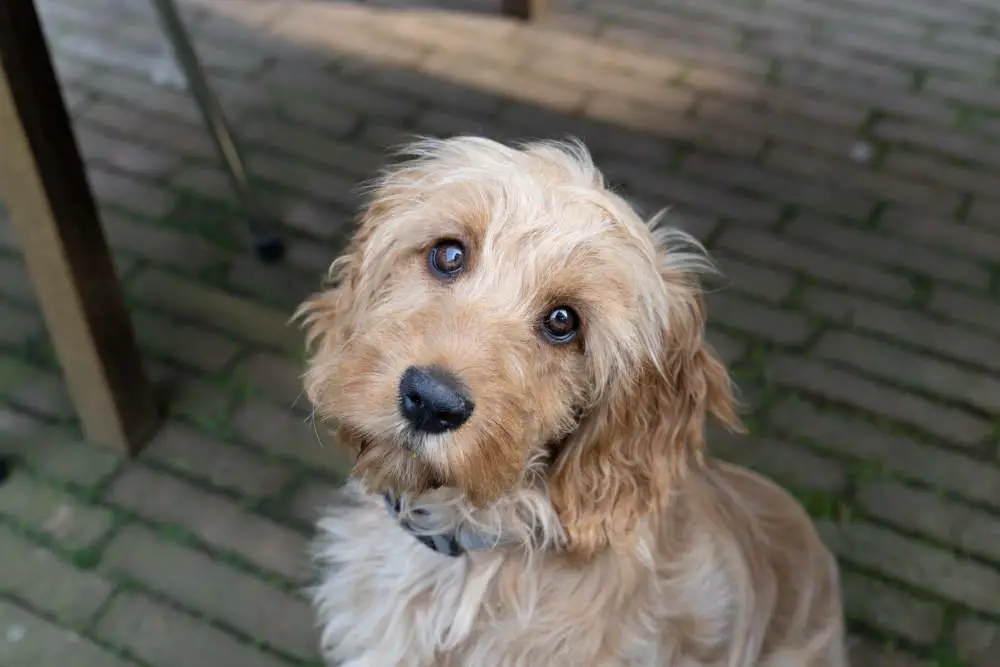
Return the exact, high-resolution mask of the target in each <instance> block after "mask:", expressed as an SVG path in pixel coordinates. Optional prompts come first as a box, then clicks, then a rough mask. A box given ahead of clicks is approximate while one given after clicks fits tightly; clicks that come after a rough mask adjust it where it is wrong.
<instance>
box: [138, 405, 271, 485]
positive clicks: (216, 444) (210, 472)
mask: <svg viewBox="0 0 1000 667" xmlns="http://www.w3.org/2000/svg"><path fill="white" fill-rule="evenodd" d="M142 456H143V457H144V458H145V459H147V460H150V461H156V462H157V463H159V464H161V465H164V466H167V467H169V468H171V469H173V470H176V471H178V472H181V473H183V474H185V475H189V476H191V477H195V478H197V479H201V480H202V481H204V482H206V483H208V484H211V485H212V486H216V487H219V488H222V489H225V490H227V491H232V492H234V493H238V494H240V495H241V496H246V497H249V498H255V499H263V498H268V497H271V496H274V495H275V494H277V493H278V492H279V491H280V490H281V489H282V488H283V487H284V486H285V485H286V484H287V483H288V482H289V480H290V479H291V471H289V470H287V469H285V468H283V467H281V466H277V465H274V464H273V463H269V462H267V461H264V460H263V459H261V458H260V457H258V456H255V455H253V454H251V453H249V452H247V451H245V450H244V449H242V448H240V447H236V446H235V445H231V444H228V443H225V442H222V441H220V440H216V439H213V438H210V437H208V436H206V435H204V434H202V433H201V432H199V431H197V430H196V429H194V428H191V427H190V426H186V425H184V424H180V423H176V422H168V423H167V424H166V425H164V426H163V427H162V428H161V429H160V430H159V431H158V432H157V434H156V436H155V437H154V438H153V439H152V440H151V441H150V442H149V444H148V445H147V446H146V447H145V448H144V449H143V451H142Z"/></svg>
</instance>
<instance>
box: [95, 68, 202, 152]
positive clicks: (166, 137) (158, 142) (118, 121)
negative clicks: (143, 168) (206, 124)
mask: <svg viewBox="0 0 1000 667" xmlns="http://www.w3.org/2000/svg"><path fill="white" fill-rule="evenodd" d="M128 84H129V85H130V86H134V85H136V84H134V83H133V82H132V81H129V82H128ZM102 85H103V84H102ZM157 90H158V89H157V88H155V87H153V86H140V87H139V88H138V90H135V91H134V93H132V95H133V96H134V97H136V98H142V97H145V96H146V95H151V96H152V99H153V100H154V102H159V101H160V100H159V98H160V97H162V94H160V95H157V94H156V91H157ZM123 101H124V102H126V104H123V103H122V102H123ZM133 106H138V104H137V103H136V102H135V101H134V100H132V99H128V100H122V101H119V100H117V99H116V100H110V99H109V100H100V101H98V102H95V103H94V104H91V105H90V106H89V107H87V110H86V111H85V112H84V113H83V115H82V116H81V118H80V122H81V123H92V124H94V125H95V126H98V127H101V128H104V130H105V131H107V132H109V133H111V132H113V133H115V134H118V135H121V136H123V137H126V138H127V139H128V140H129V141H133V142H136V143H138V144H141V145H146V146H151V147H153V148H157V149H160V150H164V151H169V152H178V153H181V154H183V155H185V156H188V157H199V158H204V159H212V158H213V157H214V156H215V147H214V146H213V145H212V141H211V139H210V138H209V136H208V135H207V134H205V130H204V129H203V128H202V127H201V126H200V125H199V124H198V122H199V120H198V117H197V116H196V115H194V112H193V111H192V112H190V113H191V117H190V118H189V119H186V118H184V117H183V116H182V115H181V114H182V113H184V112H182V111H181V109H187V105H184V106H183V107H180V108H176V109H175V108H171V107H170V106H169V105H168V106H166V107H165V108H162V109H161V108H158V107H157V108H154V109H146V108H145V107H142V106H140V108H139V110H137V109H135V108H133ZM168 112H169V113H174V114H176V115H177V116H178V118H174V117H171V116H168V115H167V113H168Z"/></svg>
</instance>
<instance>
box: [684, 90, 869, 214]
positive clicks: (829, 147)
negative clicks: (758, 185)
mask: <svg viewBox="0 0 1000 667" xmlns="http://www.w3.org/2000/svg"><path fill="white" fill-rule="evenodd" d="M696 117H697V119H698V121H699V122H701V123H704V124H705V125H709V126H720V127H724V128H727V129H731V130H732V131H734V132H738V133H740V134H745V135H755V136H759V137H760V138H761V139H769V140H773V141H777V142H780V143H781V144H782V145H786V144H788V145H792V146H796V147H800V148H804V149H806V150H811V151H816V152H819V153H827V154H831V155H833V156H841V155H844V154H846V153H847V152H848V151H849V150H850V147H851V146H852V145H853V144H854V142H855V141H856V140H857V139H856V134H855V133H854V132H853V131H849V130H846V129H841V128H839V127H836V126H833V127H831V126H827V125H824V124H821V123H817V122H816V121H814V120H809V119H798V118H789V117H788V116H787V115H786V114H782V113H774V112H772V111H770V110H768V109H767V108H754V107H748V106H745V105H740V104H734V103H733V102H732V100H713V99H706V100H703V101H702V102H700V103H699V104H698V109H697V116H696ZM730 169H731V168H730ZM758 169H759V168H758ZM766 178H767V175H766V172H765V173H764V174H761V175H757V176H756V177H755V179H754V180H757V181H760V180H764V179H766ZM779 178H781V179H783V180H784V183H786V184H792V185H795V186H800V185H801V186H802V187H803V192H802V193H801V194H799V195H796V194H795V193H794V192H790V191H785V192H782V193H780V194H781V195H783V196H784V197H802V198H803V199H804V200H806V202H807V203H808V204H809V205H811V206H822V205H827V206H829V205H830V204H832V203H836V196H835V194H834V193H831V192H830V191H831V190H835V189H836V188H834V187H831V185H832V184H830V183H824V184H822V186H820V185H814V184H812V183H810V182H809V181H807V180H804V179H803V180H799V179H795V178H794V177H792V176H791V175H784V176H780V177H779V176H775V177H772V179H771V185H770V186H769V188H770V189H771V190H772V191H773V190H777V189H778V188H779V184H780V183H781V182H782V181H779V180H778V179H779ZM824 186H825V187H824ZM864 204H865V202H863V201H862V202H859V203H857V204H855V205H854V208H860V207H862V206H863V205H864ZM845 215H855V214H854V213H845Z"/></svg>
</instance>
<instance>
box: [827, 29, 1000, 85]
mask: <svg viewBox="0 0 1000 667" xmlns="http://www.w3.org/2000/svg"><path fill="white" fill-rule="evenodd" d="M829 32H833V33H834V34H833V35H832V38H833V40H834V41H835V43H836V45H837V47H838V48H844V49H846V50H850V51H855V52H857V53H859V54H862V55H867V56H871V57H873V58H878V59H880V60H884V61H889V62H895V63H899V64H900V65H902V66H906V67H910V68H913V69H927V70H930V71H932V72H934V73H938V72H940V73H942V74H943V75H945V76H947V73H949V72H952V73H959V74H960V75H962V76H965V77H989V76H990V75H991V74H993V63H992V61H991V60H990V59H986V58H982V57H978V56H976V55H973V54H966V53H959V52H953V51H949V50H945V49H940V48H934V47H930V48H928V47H927V46H924V45H922V44H920V43H918V42H917V41H915V40H914V41H912V42H911V41H902V40H898V39H887V36H886V35H885V34H884V33H881V32H877V31H870V32H869V31H861V30H857V29H854V28H850V29H843V30H835V31H828V34H829Z"/></svg>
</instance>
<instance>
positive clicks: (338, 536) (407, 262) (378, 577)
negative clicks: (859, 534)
mask: <svg viewBox="0 0 1000 667" xmlns="http://www.w3.org/2000/svg"><path fill="white" fill-rule="evenodd" d="M407 152H408V154H410V155H411V156H412V159H410V160H408V161H405V162H403V163H402V164H400V165H397V166H395V167H393V168H391V169H389V170H388V171H387V172H386V173H385V174H384V175H383V177H382V178H380V179H379V180H378V181H376V182H375V183H374V185H373V187H372V189H371V200H370V203H369V205H368V206H367V208H366V210H365V212H364V214H363V215H362V217H361V220H360V225H359V229H358V230H357V232H356V234H355V236H354V237H353V239H352V241H351V243H350V246H349V248H348V249H347V251H346V253H345V254H344V255H343V256H342V257H340V258H339V259H337V260H336V261H335V262H334V263H333V266H332V268H331V285H332V287H331V288H330V289H328V290H326V291H324V292H322V293H320V294H318V295H315V296H314V297H313V298H311V299H310V300H309V301H308V302H307V303H305V304H304V305H303V307H302V309H301V311H300V314H301V317H302V319H303V321H304V322H305V325H306V327H307V333H308V341H309V343H310V346H311V349H312V351H313V355H312V358H311V360H310V363H309V367H308V370H307V373H306V377H305V385H306V390H307V393H308V395H309V397H310V399H311V400H312V402H313V404H314V405H315V406H316V408H317V412H318V413H319V414H320V415H321V416H322V417H323V418H325V419H327V420H330V421H335V422H336V423H337V424H339V433H340V437H341V439H342V440H343V441H344V442H345V443H346V444H347V445H349V446H351V447H352V448H353V449H354V450H356V452H357V463H356V466H355V469H354V473H353V477H354V480H352V481H351V482H350V483H349V484H348V485H347V486H346V487H345V489H344V491H343V494H342V497H341V499H340V502H338V503H337V504H336V505H334V506H333V507H331V508H329V509H328V510H327V513H326V516H325V517H324V519H323V520H322V521H321V523H320V537H319V539H318V541H317V549H316V550H317V560H318V562H319V564H320V566H321V579H322V580H321V583H320V585H319V586H318V587H317V588H316V591H315V600H316V604H317V609H318V611H319V615H320V621H321V624H322V627H323V650H324V653H325V655H326V656H327V657H328V658H329V659H330V660H331V662H333V661H341V664H343V665H350V666H352V667H362V666H368V667H389V666H392V665H408V666H412V667H424V666H426V667H431V666H454V667H460V666H461V667H492V666H497V667H499V666H501V665H503V666H510V667H515V666H522V665H523V666H528V665H531V666H539V665H546V666H549V665H550V666H553V667H558V666H561V665H566V666H567V667H570V666H572V667H591V666H592V667H597V666H604V665H607V666H622V667H624V666H632V667H640V666H642V667H654V666H664V665H670V666H672V667H723V666H725V667H755V666H762V667H765V666H766V667H792V666H794V667H840V666H841V665H844V664H845V658H844V655H843V625H842V618H841V616H842V614H841V608H840V597H839V590H838V574H837V569H836V564H835V562H834V560H833V558H832V557H831V556H830V554H829V553H828V552H827V550H826V549H825V548H824V547H823V545H822V544H821V543H820V541H819V540H818V538H817V536H816V534H815V532H814V530H813V527H812V524H811V523H810V521H809V519H808V517H807V516H806V515H805V513H804V512H803V511H802V510H801V508H800V507H798V505H796V504H795V502H794V501H793V500H792V499H791V498H790V497H789V496H787V495H786V494H785V493H784V492H783V491H781V490H780V489H778V488H777V487H776V486H774V485H772V484H770V483H769V482H767V481H765V480H763V479H761V478H760V477H757V476H756V475H754V474H752V473H749V472H747V471H743V470H739V469H736V468H734V467H730V466H727V465H724V464H721V463H717V462H713V461H711V460H706V457H705V455H704V452H705V441H704V431H705V422H706V419H707V417H708V416H709V415H711V416H714V417H715V418H717V419H718V420H719V421H720V422H721V423H722V424H724V425H725V426H727V427H729V428H731V429H734V430H737V429H739V428H741V427H740V422H739V419H738V417H737V415H736V413H735V411H734V408H733V397H732V387H731V383H730V379H729V376H728V373H727V372H726V370H725V368H724V366H723V364H722V363H721V362H720V361H719V359H718V358H717V357H716V355H715V354H714V352H713V351H712V349H711V347H710V346H709V345H708V344H707V343H706V341H705V338H704V318H705V315H704V307H703V302H702V298H701V292H700V282H701V276H702V274H704V273H706V272H709V271H711V264H710V263H709V261H708V260H707V258H706V256H705V253H704V251H703V249H702V248H701V246H700V245H699V244H698V243H697V242H696V241H694V240H693V239H691V238H690V237H688V236H686V235H685V234H683V233H682V232H679V231H677V230H672V229H669V228H666V227H663V226H661V225H660V224H659V219H658V218H654V220H653V221H651V222H650V223H644V222H643V221H642V220H641V219H640V218H639V217H638V215H637V214H636V213H635V211H634V210H633V208H632V207H631V206H630V205H629V204H628V203H627V202H626V201H625V200H623V199H622V198H621V197H619V196H618V195H617V194H615V193H614V192H612V191H611V190H610V189H608V188H607V187H606V186H605V183H604V179H603V177H602V175H601V173H600V172H599V171H598V169H597V168H596V167H595V166H594V164H593V162H592V160H591V158H590V156H589V154H588V153H587V151H586V149H585V148H584V147H583V146H582V145H581V144H579V143H574V142H567V143H557V142H537V143H530V144H525V145H523V146H519V147H511V146H505V145H502V144H499V143H496V142H493V141H490V140H487V139H482V138H474V137H460V138H453V139H448V140H423V141H420V142H417V143H416V144H414V145H412V146H410V147H408V150H407ZM442 240H452V241H455V242H459V243H461V244H462V246H463V247H464V249H465V262H466V264H465V267H464V269H463V272H462V273H461V274H460V275H459V276H458V277H457V278H455V279H454V280H442V279H441V277H440V276H437V275H435V274H434V272H433V271H431V270H429V267H428V260H427V257H428V253H429V252H430V251H431V249H432V248H433V247H434V246H435V245H436V244H437V243H439V242H441V241H442ZM556 307H568V308H572V309H573V311H574V312H575V313H576V314H578V318H579V330H578V335H577V336H576V337H575V338H574V339H572V341H571V342H569V343H568V344H561V345H554V344H552V342H551V341H550V340H547V339H546V338H545V336H543V335H541V329H540V327H541V322H542V319H543V318H544V317H545V316H546V313H548V312H550V311H552V309H553V308H556ZM414 365H417V366H434V367H438V368H444V369H447V370H448V371H449V372H451V373H453V374H454V375H455V376H457V377H458V378H460V379H461V383H462V386H463V387H465V388H467V389H468V391H469V392H470V394H471V396H472V398H473V399H474V402H475V409H474V410H473V411H472V413H471V415H470V416H469V418H468V421H467V422H466V423H464V424H463V425H461V427H460V428H457V429H454V430H450V431H446V432H443V433H434V434H428V433H420V432H415V431H414V430H413V429H412V428H409V427H408V425H407V423H406V421H405V420H404V418H403V417H402V416H401V414H400V409H399V406H398V403H399V400H400V399H399V395H398V394H399V382H400V377H401V375H402V374H403V373H404V371H405V370H406V369H407V368H409V367H411V366H414ZM384 491H393V492H396V493H401V494H404V495H406V496H407V497H408V498H410V500H411V505H412V507H414V508H418V509H420V510H423V512H422V513H421V516H422V517H423V518H424V520H425V521H431V522H433V523H436V525H437V527H438V528H440V529H442V530H444V529H449V530H453V531H457V530H460V529H463V528H467V529H470V530H475V531H477V532H478V533H480V534H483V535H487V536H490V537H492V538H495V539H494V542H493V543H494V544H495V546H494V547H493V548H486V549H479V550H473V551H470V552H468V553H467V554H465V555H463V556H461V557H459V558H449V557H447V556H444V555H441V554H438V553H435V552H433V551H431V550H430V549H428V548H426V547H425V546H424V545H423V544H421V543H420V542H418V541H417V540H416V539H414V537H413V536H412V535H410V534H408V533H407V532H404V531H403V530H402V529H400V528H399V527H398V526H397V525H395V523H394V519H393V518H391V517H390V516H389V515H388V513H387V512H386V510H385V508H384V506H383V505H382V501H381V499H380V497H379V495H378V494H379V492H384ZM428 517H429V518H428Z"/></svg>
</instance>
